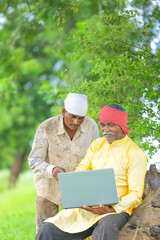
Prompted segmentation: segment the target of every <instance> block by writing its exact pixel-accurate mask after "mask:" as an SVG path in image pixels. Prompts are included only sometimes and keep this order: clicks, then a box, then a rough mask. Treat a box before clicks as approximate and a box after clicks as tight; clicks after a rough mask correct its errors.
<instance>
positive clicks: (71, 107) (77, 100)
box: [64, 93, 88, 116]
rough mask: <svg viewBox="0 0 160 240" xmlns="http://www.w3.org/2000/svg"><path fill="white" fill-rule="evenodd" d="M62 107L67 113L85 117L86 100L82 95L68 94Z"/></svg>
mask: <svg viewBox="0 0 160 240" xmlns="http://www.w3.org/2000/svg"><path fill="white" fill-rule="evenodd" d="M64 107H65V109H66V111H67V112H69V113H72V114H75V115H78V116H86V114H87V110H88V98H87V96H86V95H84V94H79V93H69V94H68V95H67V97H66V99H65V100H64Z"/></svg>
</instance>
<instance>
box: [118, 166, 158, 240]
mask: <svg viewBox="0 0 160 240" xmlns="http://www.w3.org/2000/svg"><path fill="white" fill-rule="evenodd" d="M151 239H152V240H154V239H160V172H158V170H157V169H156V166H155V164H152V165H151V166H150V169H149V171H148V173H146V177H145V188H144V196H143V201H142V204H140V205H139V206H138V208H136V209H135V211H134V212H133V215H132V217H131V218H130V220H129V222H128V223H127V224H126V225H125V226H124V227H123V228H122V229H121V231H120V232H119V238H118V240H151Z"/></svg>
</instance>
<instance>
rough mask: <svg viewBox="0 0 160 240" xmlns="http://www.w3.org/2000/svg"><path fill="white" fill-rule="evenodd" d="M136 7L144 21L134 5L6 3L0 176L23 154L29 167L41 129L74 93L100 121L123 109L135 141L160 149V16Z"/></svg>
mask: <svg viewBox="0 0 160 240" xmlns="http://www.w3.org/2000/svg"><path fill="white" fill-rule="evenodd" d="M131 4H132V6H133V7H134V6H135V7H138V8H139V9H141V10H143V12H142V14H141V15H140V13H139V11H138V10H136V11H134V10H126V7H127V5H128V2H127V1H118V2H117V1H115V0H114V1H97V0H93V1H86V0H82V1H79V0H76V1H72V0H69V1H67V2H66V1H64V0H60V1H57V0H56V1H49V0H47V1H35V0H33V1H32V2H30V1H28V4H27V2H25V3H24V2H23V1H21V0H16V1H8V0H6V1H4V0H2V1H1V15H0V16H1V18H3V19H4V20H5V21H4V23H2V24H0V35H1V42H0V54H1V59H0V103H1V104H0V114H1V118H0V168H2V167H11V165H12V163H13V159H14V157H15V155H16V153H17V151H19V150H20V151H21V152H22V153H23V154H24V156H25V159H27V156H28V154H29V151H30V142H31V140H32V139H33V136H34V133H35V130H36V127H37V126H38V125H39V123H40V122H42V121H43V120H45V119H46V118H48V117H51V116H52V115H56V114H59V113H60V112H61V107H62V106H63V98H64V97H65V96H66V95H67V93H68V92H69V91H77V92H83V93H86V94H87V95H88V99H89V113H88V115H89V116H91V117H93V118H95V119H96V120H97V121H98V112H99V110H100V108H101V107H102V106H103V105H106V104H109V103H118V104H121V105H122V106H123V107H124V108H125V109H126V110H127V111H128V113H129V123H128V128H129V129H130V130H131V135H130V136H131V137H132V138H133V140H135V141H136V142H137V143H138V144H139V145H141V146H142V145H143V148H144V149H148V150H149V151H150V154H153V153H154V151H155V150H156V149H155V147H154V145H153V143H150V142H148V140H147V141H146V142H143V144H142V139H143V138H144V139H147V137H149V136H152V139H153V140H154V139H156V140H157V141H159V130H158V124H159V113H158V111H157V112H156V111H155V110H154V109H158V110H159V94H158V93H159V75H160V74H159V69H160V66H159V64H160V62H159V59H160V51H159V48H158V47H159V43H157V51H156V52H155V53H152V49H151V47H150V44H151V41H152V40H153V39H154V37H155V36H156V34H157V31H156V30H155V29H156V26H157V22H158V21H159V16H160V15H159V8H157V5H156V4H153V3H152V2H151V1H147V2H146V1H145V2H144V1H143V0H138V1H137V0H134V1H132V3H131ZM149 8H150V9H151V12H149V11H148V9H149ZM144 10H147V11H144ZM25 166H26V164H25Z"/></svg>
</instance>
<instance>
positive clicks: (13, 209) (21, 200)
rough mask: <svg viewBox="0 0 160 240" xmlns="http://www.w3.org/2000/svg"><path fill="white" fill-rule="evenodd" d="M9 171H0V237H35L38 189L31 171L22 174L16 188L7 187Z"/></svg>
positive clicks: (25, 239) (4, 239)
mask: <svg viewBox="0 0 160 240" xmlns="http://www.w3.org/2000/svg"><path fill="white" fill-rule="evenodd" d="M8 177H9V172H8V171H7V170H2V171H0V239H1V240H32V239H35V199H36V191H35V186H34V178H33V174H32V172H31V171H27V172H25V173H23V174H21V175H20V178H19V181H18V184H17V185H16V187H14V188H9V189H8V187H7V180H8Z"/></svg>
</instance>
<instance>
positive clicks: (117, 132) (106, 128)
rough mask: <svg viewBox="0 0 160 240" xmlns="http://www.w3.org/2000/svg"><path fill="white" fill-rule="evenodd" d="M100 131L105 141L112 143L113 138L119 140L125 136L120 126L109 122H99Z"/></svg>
mask: <svg viewBox="0 0 160 240" xmlns="http://www.w3.org/2000/svg"><path fill="white" fill-rule="evenodd" d="M100 126H101V131H102V133H103V135H104V136H105V138H106V140H107V142H109V143H112V142H114V141H115V140H120V139H122V138H124V137H125V133H124V132H123V131H122V129H121V127H120V126H119V125H117V124H114V123H111V122H104V123H100Z"/></svg>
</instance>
